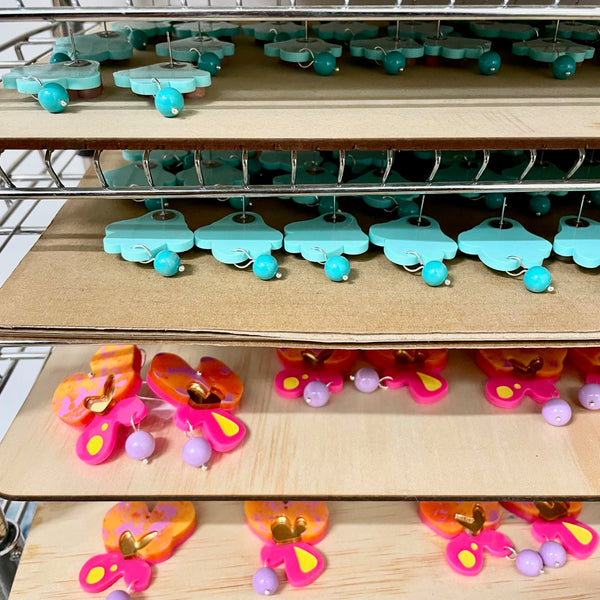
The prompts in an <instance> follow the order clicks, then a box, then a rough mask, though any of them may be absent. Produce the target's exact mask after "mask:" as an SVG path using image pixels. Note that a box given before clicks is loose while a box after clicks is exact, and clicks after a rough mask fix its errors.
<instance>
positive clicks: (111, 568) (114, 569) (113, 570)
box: [110, 565, 119, 573]
mask: <svg viewBox="0 0 600 600" xmlns="http://www.w3.org/2000/svg"><path fill="white" fill-rule="evenodd" d="M118 568H119V567H118V566H117V565H111V567H110V570H111V572H112V573H114V572H115V571H116V570H117V569H118Z"/></svg>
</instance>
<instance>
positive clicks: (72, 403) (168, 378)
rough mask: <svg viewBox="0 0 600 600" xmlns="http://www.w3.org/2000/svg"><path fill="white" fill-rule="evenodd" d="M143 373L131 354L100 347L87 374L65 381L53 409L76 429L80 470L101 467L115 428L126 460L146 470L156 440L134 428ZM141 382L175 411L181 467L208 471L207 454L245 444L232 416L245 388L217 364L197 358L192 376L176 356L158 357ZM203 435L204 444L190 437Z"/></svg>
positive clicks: (137, 356)
mask: <svg viewBox="0 0 600 600" xmlns="http://www.w3.org/2000/svg"><path fill="white" fill-rule="evenodd" d="M142 367H143V357H142V353H141V351H140V350H139V349H138V348H137V347H136V346H104V347H102V348H100V350H98V352H96V354H95V355H94V356H93V357H92V359H91V362H90V372H89V373H76V374H74V375H71V376H69V377H67V378H66V379H65V380H63V381H62V382H61V383H60V384H59V386H58V387H57V389H56V391H55V392H54V396H53V398H52V408H53V410H54V412H55V413H56V414H57V416H58V417H59V418H60V419H61V420H62V421H64V422H65V423H67V424H69V425H72V426H74V427H77V428H79V429H81V434H80V435H79V438H78V440H77V443H76V448H75V449H76V453H77V455H78V457H79V458H80V459H81V460H83V461H84V462H86V463H88V464H91V465H97V464H100V463H102V462H104V461H105V460H107V459H108V458H109V457H110V456H111V455H112V453H113V451H114V450H115V447H116V445H117V432H118V429H119V427H120V426H125V427H127V426H130V427H132V428H133V433H132V434H131V435H129V437H128V438H127V441H126V443H125V450H126V452H127V454H128V455H129V456H130V457H131V458H134V459H136V460H141V461H144V462H147V461H148V459H149V458H150V457H151V456H152V455H153V454H154V450H155V440H154V438H153V437H152V435H150V434H149V433H147V432H145V431H141V430H140V429H139V424H140V423H141V421H142V420H143V419H144V417H146V415H147V413H148V409H147V407H146V404H145V403H144V402H143V400H142V398H144V399H145V400H148V401H152V400H156V398H146V397H141V396H139V394H138V392H139V389H140V387H141V385H142V378H141V375H140V372H141V369H142ZM146 382H147V384H148V386H149V387H150V389H151V390H152V391H153V392H154V393H155V394H156V395H157V396H158V398H159V399H161V400H164V401H166V402H167V403H168V404H170V405H171V406H172V407H174V415H173V421H174V423H175V426H176V427H177V428H178V429H180V430H182V431H184V432H185V433H186V435H187V436H188V438H189V439H188V441H187V442H186V444H185V445H184V447H183V451H182V457H183V460H184V461H185V462H186V463H188V464H190V465H192V466H194V467H202V468H203V469H206V464H207V463H208V462H209V460H210V458H211V455H212V452H213V449H214V450H216V451H218V452H229V451H231V450H233V449H234V448H236V447H237V446H238V445H239V444H240V443H241V442H242V440H243V439H244V436H245V434H246V428H245V426H244V424H243V423H242V422H241V421H240V420H239V419H237V418H236V417H234V416H233V415H232V414H231V411H233V410H234V409H235V408H236V407H237V406H238V404H239V402H240V399H241V396H242V393H243V389H244V388H243V384H242V382H241V380H240V378H239V377H238V376H237V375H236V374H235V373H234V372H233V371H232V370H231V369H230V368H229V367H227V365H225V364H224V363H222V362H221V361H219V360H217V359H215V358H210V357H203V358H202V359H201V360H200V364H199V366H198V368H197V369H194V368H192V367H190V366H189V365H188V364H187V363H186V362H185V361H184V360H183V359H182V358H180V357H179V356H177V355H175V354H168V353H159V354H157V355H156V356H155V357H154V358H153V359H152V361H151V364H150V367H149V370H148V375H147V378H146ZM197 431H201V432H202V434H203V437H197V436H196V435H195V433H196V432H197Z"/></svg>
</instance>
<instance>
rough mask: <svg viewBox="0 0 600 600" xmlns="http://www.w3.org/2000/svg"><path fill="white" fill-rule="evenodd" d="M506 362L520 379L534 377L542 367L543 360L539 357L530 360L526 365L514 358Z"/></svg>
mask: <svg viewBox="0 0 600 600" xmlns="http://www.w3.org/2000/svg"><path fill="white" fill-rule="evenodd" d="M508 362H509V363H510V364H511V365H512V366H513V369H514V370H515V371H517V372H518V373H519V374H520V375H521V376H522V377H523V376H525V377H531V378H533V377H535V375H536V373H537V372H538V371H539V370H540V369H541V368H542V367H543V366H544V359H543V358H542V357H541V356H536V357H535V358H532V359H531V360H530V361H529V362H528V363H527V364H525V363H522V362H521V361H520V360H518V359H516V358H510V359H509V360H508Z"/></svg>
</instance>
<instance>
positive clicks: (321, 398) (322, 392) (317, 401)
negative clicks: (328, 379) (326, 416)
mask: <svg viewBox="0 0 600 600" xmlns="http://www.w3.org/2000/svg"><path fill="white" fill-rule="evenodd" d="M302 395H303V397H304V400H305V401H306V404H308V405H310V406H312V407H314V408H321V406H325V405H326V404H327V402H329V388H328V387H327V386H326V385H325V384H324V383H322V382H321V381H311V382H309V383H307V384H306V387H305V388H304V392H303V393H302Z"/></svg>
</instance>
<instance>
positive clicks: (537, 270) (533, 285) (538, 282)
mask: <svg viewBox="0 0 600 600" xmlns="http://www.w3.org/2000/svg"><path fill="white" fill-rule="evenodd" d="M523 283H524V284H525V287H526V288H527V289H528V290H529V291H530V292H534V293H536V294H539V293H540V292H545V291H546V290H548V291H552V288H550V284H551V283H552V275H550V271H548V269H546V267H531V269H528V270H527V271H526V272H525V275H523Z"/></svg>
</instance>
